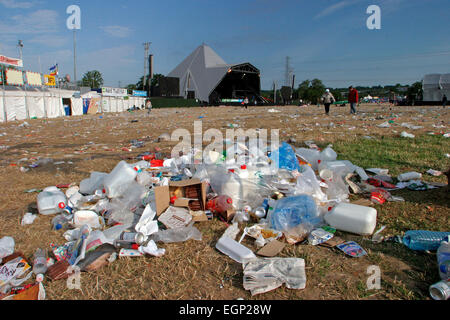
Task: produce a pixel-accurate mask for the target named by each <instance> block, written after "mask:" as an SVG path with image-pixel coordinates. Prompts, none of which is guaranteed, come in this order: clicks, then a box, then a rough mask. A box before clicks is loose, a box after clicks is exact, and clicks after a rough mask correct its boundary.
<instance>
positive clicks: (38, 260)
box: [33, 249, 47, 275]
mask: <svg viewBox="0 0 450 320" xmlns="http://www.w3.org/2000/svg"><path fill="white" fill-rule="evenodd" d="M33 272H34V274H36V275H39V274H42V275H44V274H45V273H46V272H47V252H45V250H43V249H37V250H36V252H35V253H34V260H33Z"/></svg>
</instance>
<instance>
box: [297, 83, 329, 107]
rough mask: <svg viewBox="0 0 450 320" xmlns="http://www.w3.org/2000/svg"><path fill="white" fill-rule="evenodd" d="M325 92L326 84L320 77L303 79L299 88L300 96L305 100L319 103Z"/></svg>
mask: <svg viewBox="0 0 450 320" xmlns="http://www.w3.org/2000/svg"><path fill="white" fill-rule="evenodd" d="M324 93H325V86H324V84H323V83H322V81H321V80H319V79H314V80H312V81H310V80H305V81H303V82H302V83H301V84H300V86H299V88H298V96H299V98H300V99H302V100H304V101H309V102H311V103H317V101H318V100H319V99H320V98H321V97H322V95H323V94H324Z"/></svg>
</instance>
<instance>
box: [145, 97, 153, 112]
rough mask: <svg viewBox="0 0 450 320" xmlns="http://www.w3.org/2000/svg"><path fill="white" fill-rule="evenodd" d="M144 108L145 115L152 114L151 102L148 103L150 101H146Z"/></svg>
mask: <svg viewBox="0 0 450 320" xmlns="http://www.w3.org/2000/svg"><path fill="white" fill-rule="evenodd" d="M145 108H146V109H147V114H150V113H151V112H152V102H151V101H150V99H148V100H147V102H146V103H145Z"/></svg>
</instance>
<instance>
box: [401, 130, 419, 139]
mask: <svg viewBox="0 0 450 320" xmlns="http://www.w3.org/2000/svg"><path fill="white" fill-rule="evenodd" d="M401 137H402V138H410V139H414V138H415V137H416V136H415V135H413V134H411V133H408V132H405V131H404V132H402V133H401Z"/></svg>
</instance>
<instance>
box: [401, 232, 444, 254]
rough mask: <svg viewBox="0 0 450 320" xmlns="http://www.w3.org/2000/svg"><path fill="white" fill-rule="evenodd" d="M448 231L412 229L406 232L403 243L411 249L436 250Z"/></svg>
mask: <svg viewBox="0 0 450 320" xmlns="http://www.w3.org/2000/svg"><path fill="white" fill-rule="evenodd" d="M448 236H450V232H434V231H424V230H414V231H408V232H406V234H405V236H404V237H403V243H404V244H405V246H407V247H408V248H410V249H411V250H416V251H436V250H438V248H439V246H440V245H441V242H442V241H444V240H445V238H446V237H448Z"/></svg>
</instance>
